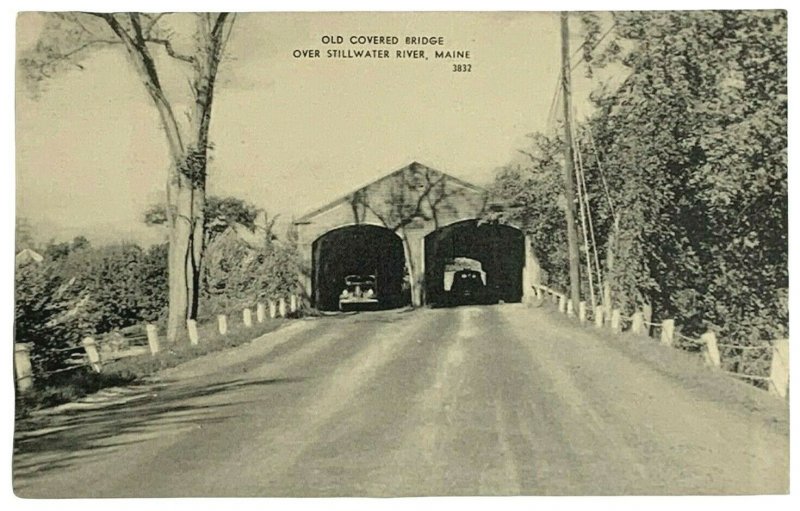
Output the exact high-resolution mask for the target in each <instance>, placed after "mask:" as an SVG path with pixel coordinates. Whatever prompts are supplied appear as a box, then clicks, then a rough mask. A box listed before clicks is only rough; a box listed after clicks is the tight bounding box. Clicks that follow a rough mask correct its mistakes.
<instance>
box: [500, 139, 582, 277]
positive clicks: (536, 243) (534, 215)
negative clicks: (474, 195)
mask: <svg viewBox="0 0 800 511" xmlns="http://www.w3.org/2000/svg"><path fill="white" fill-rule="evenodd" d="M531 141H532V147H531V148H530V149H529V150H525V151H523V152H522V154H524V155H525V157H526V161H525V162H524V163H519V164H516V165H509V166H506V167H503V168H502V169H500V170H499V171H498V173H497V176H496V180H495V183H494V185H493V187H492V189H491V193H492V195H493V197H494V198H495V200H499V201H502V203H503V208H502V209H501V210H500V211H498V212H496V213H494V214H491V215H490V216H489V217H488V218H487V220H489V221H501V222H507V223H510V224H513V225H516V226H518V227H520V228H521V229H522V230H523V231H524V232H525V233H527V234H528V235H529V237H530V240H531V245H532V248H533V251H534V254H535V255H536V258H537V259H538V261H539V265H540V266H541V268H542V269H543V270H544V271H545V272H546V273H547V277H548V278H547V279H545V280H544V282H546V283H547V284H549V285H551V286H553V287H556V288H559V289H567V288H568V287H569V272H568V264H567V248H566V247H567V236H566V227H565V225H566V223H565V222H566V221H565V217H564V204H565V199H564V184H563V181H562V178H561V175H562V173H563V171H562V170H561V167H562V161H563V158H562V156H563V155H562V153H561V151H562V145H561V144H562V142H561V141H560V140H558V139H553V138H548V137H546V136H544V135H542V134H536V135H532V136H531Z"/></svg>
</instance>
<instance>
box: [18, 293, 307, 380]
mask: <svg viewBox="0 0 800 511" xmlns="http://www.w3.org/2000/svg"><path fill="white" fill-rule="evenodd" d="M297 309H298V298H297V296H296V295H291V296H290V297H289V303H288V304H287V303H286V299H285V298H279V299H278V300H277V302H276V301H275V300H269V301H268V302H267V303H266V304H264V303H262V302H259V303H258V304H257V305H256V321H258V322H259V323H263V322H264V321H265V320H266V318H267V311H269V317H270V318H271V319H274V318H278V317H281V318H285V317H286V316H287V315H288V314H289V313H294V312H297ZM242 322H243V323H244V326H245V328H252V326H253V312H252V310H251V309H250V308H245V309H243V310H242ZM217 328H218V330H219V333H220V335H227V334H228V317H227V316H226V315H225V314H219V315H217ZM145 331H146V332H147V344H148V347H149V348H150V354H151V355H155V354H156V353H158V352H159V351H161V342H160V340H159V337H158V327H156V325H152V324H147V325H145ZM186 331H187V333H188V334H189V342H190V343H191V344H192V345H193V346H197V345H198V344H199V343H200V336H199V335H198V333H197V322H196V321H195V320H193V319H189V320H187V321H186ZM81 345H82V346H83V349H84V351H85V352H86V358H87V360H88V362H89V365H90V366H91V367H92V369H94V370H95V371H96V372H100V371H101V370H102V361H101V358H100V351H99V350H98V348H97V342H96V341H95V340H94V338H93V337H86V338H84V339H83V341H82V342H81ZM14 369H15V373H16V379H17V388H18V389H19V391H20V392H26V391H28V390H30V389H31V387H33V365H32V364H31V357H30V347H29V346H28V345H27V344H25V343H16V344H15V345H14Z"/></svg>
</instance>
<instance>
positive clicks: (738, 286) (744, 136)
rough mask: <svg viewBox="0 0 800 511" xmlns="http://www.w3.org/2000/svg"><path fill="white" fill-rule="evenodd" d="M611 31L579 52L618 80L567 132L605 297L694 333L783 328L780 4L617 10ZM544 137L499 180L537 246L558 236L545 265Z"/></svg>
mask: <svg viewBox="0 0 800 511" xmlns="http://www.w3.org/2000/svg"><path fill="white" fill-rule="evenodd" d="M591 31H593V32H594V33H595V34H596V32H597V28H596V27H594V28H591V27H590V32H591ZM613 33H614V34H613V36H612V38H611V40H610V41H609V42H608V44H607V45H606V46H605V49H603V50H602V51H600V52H595V54H594V55H591V57H590V61H591V63H592V66H593V67H594V68H595V69H597V68H601V67H603V66H613V68H614V70H615V71H617V72H618V73H617V74H619V75H622V76H627V78H626V79H625V80H624V81H623V82H622V84H621V85H620V86H619V87H618V88H616V89H614V90H609V89H608V88H603V87H601V88H598V90H597V91H596V92H595V93H594V94H593V101H594V102H595V104H596V107H597V108H596V111H595V113H594V115H593V116H592V117H591V118H590V119H588V121H587V122H586V123H584V125H583V126H581V127H579V129H578V130H577V131H578V138H577V140H578V144H579V147H580V149H581V152H582V161H583V162H584V164H585V172H586V180H587V188H588V190H589V203H590V210H591V213H592V215H593V219H594V227H595V231H596V234H597V238H598V245H599V249H600V251H601V253H602V252H605V253H607V255H608V257H607V258H606V261H605V268H604V271H605V273H606V274H607V276H608V277H609V280H610V281H611V284H612V287H613V291H614V293H613V295H614V302H615V305H617V306H622V307H623V308H626V309H628V310H629V311H630V310H632V309H633V308H634V307H639V306H641V305H642V304H644V303H649V304H651V305H652V306H653V308H654V313H655V315H656V317H661V318H664V317H672V318H676V319H677V321H678V323H679V324H680V325H682V326H683V327H684V328H685V331H686V333H689V334H694V335H697V334H699V333H701V332H702V331H704V330H705V329H707V328H714V329H716V330H717V331H718V333H719V334H721V335H723V336H726V337H733V338H736V339H739V340H740V341H744V342H746V341H755V340H758V339H765V338H776V337H782V336H785V335H787V334H788V332H787V328H788V317H787V314H788V308H787V303H786V296H787V289H788V259H787V256H788V240H787V230H788V215H787V211H788V198H787V168H788V166H787V155H786V147H787V126H786V121H787V95H786V92H787V89H786V14H785V12H783V11H719V12H700V11H698V12H691V13H686V12H625V13H615V14H614V30H613ZM584 49H586V47H585V48H584ZM542 139H543V138H542V137H537V138H535V139H534V149H533V150H532V151H531V154H532V155H533V156H532V157H531V158H530V162H529V165H530V168H525V167H521V168H518V169H513V168H512V169H505V170H504V171H502V172H501V173H500V174H499V175H498V178H497V186H496V188H497V190H498V193H500V194H501V195H503V196H504V197H506V198H507V199H509V200H510V202H511V203H512V204H513V203H515V202H516V203H518V206H517V207H516V208H512V210H511V212H509V213H508V214H509V215H518V216H519V217H520V218H518V219H516V221H517V222H520V223H523V224H525V223H526V222H527V224H529V225H535V226H536V228H535V229H531V230H530V234H531V235H533V236H534V239H535V240H537V244H538V245H537V246H543V247H548V246H553V247H559V248H556V249H555V254H556V255H555V256H549V257H550V259H549V260H548V258H547V257H544V258H543V262H544V264H543V266H549V268H546V269H547V270H548V271H553V270H557V268H558V266H559V264H560V265H561V268H563V264H564V263H563V262H560V261H561V257H560V256H559V255H558V252H559V251H560V250H561V248H560V246H561V245H560V244H559V242H558V240H557V238H556V236H557V235H558V230H559V229H563V228H562V227H560V226H559V225H558V224H557V223H556V222H548V221H547V219H549V218H551V217H552V218H555V217H554V216H553V211H552V209H553V204H556V203H558V201H559V192H558V190H557V188H552V189H548V188H547V186H546V185H545V183H546V182H547V179H552V177H548V176H549V175H550V174H554V173H555V172H556V171H557V169H556V167H558V165H559V164H558V163H553V161H551V160H549V159H548V158H546V157H545V156H546V155H547V154H551V155H552V154H555V152H554V151H552V150H551V151H547V150H545V149H546V145H545V146H544V147H543V144H542V143H541V140H542ZM595 147H596V148H597V149H596V150H595ZM537 229H538V230H543V231H544V232H540V233H537V232H536V230H537ZM538 255H539V256H540V258H542V255H541V254H538ZM554 266H555V267H554ZM556 273H557V272H556Z"/></svg>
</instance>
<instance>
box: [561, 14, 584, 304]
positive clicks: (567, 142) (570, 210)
mask: <svg viewBox="0 0 800 511" xmlns="http://www.w3.org/2000/svg"><path fill="white" fill-rule="evenodd" d="M571 74H572V69H571V68H570V63H569V20H568V14H567V13H566V12H562V13H561V88H562V96H563V98H564V198H565V199H566V203H567V204H566V208H565V210H566V217H567V250H568V253H569V291H570V298H571V299H572V304H573V306H574V307H577V306H578V304H579V303H580V301H581V256H580V252H579V248H578V231H577V229H576V227H575V186H574V182H573V176H574V175H575V168H574V162H575V155H574V152H573V145H572V102H571V101H570V94H571V90H570V89H571V87H572V84H571V80H570V75H571Z"/></svg>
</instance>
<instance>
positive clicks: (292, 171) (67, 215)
mask: <svg viewBox="0 0 800 511" xmlns="http://www.w3.org/2000/svg"><path fill="white" fill-rule="evenodd" d="M42 26H43V18H42V15H41V14H38V13H27V14H22V15H21V16H20V17H19V18H18V21H17V48H18V51H25V49H27V48H31V47H32V45H34V44H35V43H36V41H37V39H38V37H39V36H40V32H41V29H42ZM572 26H573V28H574V29H575V30H574V31H573V37H572V38H571V39H572V40H571V45H572V48H573V51H574V49H575V48H577V46H578V45H579V44H580V41H581V37H580V34H579V33H578V28H579V24H578V22H577V20H574V21H573V22H572ZM339 35H341V36H342V37H343V38H344V39H345V42H346V43H347V40H348V39H349V38H350V36H352V35H364V36H381V35H384V36H397V37H399V38H400V40H401V44H399V45H397V46H375V45H369V44H368V45H364V46H360V47H359V46H356V45H350V44H343V45H330V44H323V43H322V38H323V36H330V37H334V38H335V37H336V36H339ZM406 36H428V37H442V38H444V43H445V44H444V46H443V48H444V49H449V50H469V52H470V59H469V60H466V59H459V60H455V61H448V60H438V59H434V58H433V56H432V53H433V50H434V49H435V47H416V48H421V49H424V51H425V52H426V53H427V54H428V55H429V59H428V60H420V59H418V60H400V59H384V60H366V59H326V58H319V59H309V58H295V57H294V56H293V52H294V50H304V49H319V50H320V51H321V54H322V56H323V57H324V55H325V52H326V51H327V50H328V49H343V50H347V49H351V50H352V49H358V48H361V49H366V48H386V49H389V50H390V51H391V52H394V51H395V50H396V49H397V48H406V47H407V46H406V45H405V44H402V43H403V42H404V38H405V37H406ZM227 50H228V51H227V54H226V59H225V61H224V62H223V65H222V67H221V68H220V81H219V84H218V87H217V90H216V96H215V100H214V107H213V113H212V126H211V140H212V143H213V150H212V159H211V163H210V168H209V178H208V179H209V184H208V186H209V192H210V193H211V194H215V195H221V196H235V197H239V198H242V199H246V200H248V201H250V202H252V203H254V204H255V205H257V206H258V207H260V208H263V209H265V210H266V211H267V212H268V214H269V215H276V214H280V215H281V218H282V219H283V222H288V221H289V220H290V219H291V218H292V217H293V216H301V215H302V214H303V213H304V212H306V211H309V210H312V209H315V208H316V207H319V206H321V205H324V204H325V203H327V202H329V201H331V200H334V199H335V198H337V197H340V196H341V195H344V194H346V193H348V192H349V191H352V190H354V189H356V188H358V187H359V186H361V185H363V184H366V183H368V182H370V181H371V180H373V179H376V178H378V177H380V176H382V175H384V174H387V173H389V172H391V171H393V170H396V169H398V168H400V167H403V166H405V165H407V164H408V163H410V162H412V161H419V162H421V163H423V164H426V165H428V166H430V167H433V168H436V169H438V170H441V171H443V172H447V173H450V174H453V175H455V176H458V177H460V178H463V179H466V180H468V181H472V182H474V183H476V184H488V183H490V182H491V180H492V178H493V175H494V172H495V171H496V169H497V168H499V167H501V166H503V165H505V164H508V163H509V162H510V161H511V160H512V159H514V158H515V157H516V155H517V154H518V149H520V148H524V147H525V146H526V143H527V141H526V138H527V137H526V135H527V134H529V133H533V132H536V131H543V130H546V129H547V128H548V114H549V111H550V109H551V104H552V101H553V94H554V92H555V88H556V80H557V76H558V71H559V66H560V32H559V19H558V15H557V14H556V13H519V12H517V13H500V12H494V13H380V14H374V13H251V14H240V15H238V16H237V19H236V24H235V27H234V31H233V34H232V36H231V38H230V40H229V42H228V47H227ZM453 62H463V63H469V64H470V65H471V70H470V72H453V70H452V64H453ZM82 64H83V68H84V69H83V70H79V69H77V68H76V69H75V70H71V71H67V72H65V73H62V74H59V75H57V76H55V77H54V78H52V79H50V80H49V81H48V82H47V83H46V88H45V90H44V91H43V92H42V93H41V94H40V95H39V96H38V97H33V96H32V95H31V94H29V93H28V91H27V89H26V88H25V86H24V84H21V83H20V82H18V84H17V105H16V106H17V109H16V129H17V148H16V149H17V160H16V162H17V167H16V172H17V182H16V200H17V206H16V211H17V216H18V217H25V218H26V219H28V221H29V222H30V223H31V224H32V225H33V227H34V233H35V235H36V237H37V238H38V239H40V240H47V239H55V240H66V239H71V238H72V237H74V236H77V235H85V236H87V237H88V238H89V239H90V240H92V241H93V242H95V243H108V242H114V241H121V240H132V241H137V242H140V243H144V244H147V243H152V242H156V241H159V240H161V239H162V237H163V235H164V232H163V231H162V230H160V229H158V228H152V227H147V226H145V225H144V224H143V222H142V214H143V212H144V210H145V209H146V208H147V207H148V205H150V204H153V203H157V202H159V201H162V200H163V196H164V191H163V190H164V188H165V182H166V170H167V162H168V160H167V148H166V143H165V140H164V134H163V131H162V130H161V128H160V126H159V121H158V117H157V114H156V112H155V109H154V107H153V106H152V104H151V103H150V100H149V98H148V96H147V94H146V92H145V90H144V88H143V86H142V85H141V83H140V82H139V81H138V80H137V78H136V76H135V74H134V73H133V71H132V69H131V68H130V64H129V63H128V61H127V60H126V58H125V55H124V53H123V52H122V49H121V48H119V47H110V48H108V49H103V50H98V51H95V52H94V53H92V54H91V55H90V56H89V57H88V58H87V59H86V60H85V61H83V63H82ZM158 64H159V66H160V67H162V68H163V70H164V71H163V75H164V81H165V83H166V84H167V88H168V93H169V97H170V100H171V101H172V102H173V103H174V104H175V105H176V108H175V109H176V111H178V112H181V111H182V110H183V109H184V108H185V107H186V105H187V104H188V103H187V101H188V98H189V95H188V88H187V86H186V83H187V80H186V77H187V76H188V71H187V70H186V69H185V68H182V67H181V66H183V64H181V63H179V62H176V61H173V60H171V59H169V58H168V57H163V58H159V59H158ZM573 79H574V81H575V91H576V94H575V95H576V105H577V106H578V108H585V101H583V100H582V98H585V97H586V95H587V93H588V91H589V90H591V88H592V87H593V86H595V85H596V84H593V83H592V82H590V81H588V80H586V79H585V78H583V76H582V73H581V72H580V70H578V71H577V72H576V73H575V75H574V77H573ZM582 105H583V106H582ZM559 110H560V109H559ZM180 115H181V114H179V116H180ZM550 126H552V123H551V124H550Z"/></svg>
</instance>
